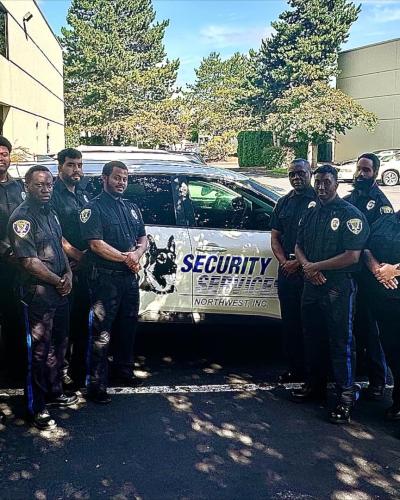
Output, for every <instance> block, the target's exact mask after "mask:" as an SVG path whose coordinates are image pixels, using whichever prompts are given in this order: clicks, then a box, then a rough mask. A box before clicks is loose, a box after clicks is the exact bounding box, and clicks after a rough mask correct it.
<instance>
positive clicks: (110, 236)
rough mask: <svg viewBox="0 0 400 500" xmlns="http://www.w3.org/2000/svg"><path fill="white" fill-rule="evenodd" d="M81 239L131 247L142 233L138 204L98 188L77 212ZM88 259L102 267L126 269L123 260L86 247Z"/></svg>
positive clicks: (143, 231)
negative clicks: (101, 255)
mask: <svg viewBox="0 0 400 500" xmlns="http://www.w3.org/2000/svg"><path fill="white" fill-rule="evenodd" d="M80 225H81V232H82V238H83V239H84V240H103V241H105V242H106V243H108V244H109V245H111V246H112V247H114V248H115V249H117V250H119V251H120V252H129V251H133V250H135V248H136V245H137V241H138V238H140V237H141V236H145V235H146V231H145V228H144V223H143V219H142V215H141V213H140V210H139V208H138V207H137V206H136V205H135V204H134V203H131V202H130V201H129V200H124V199H123V198H121V197H117V198H115V197H114V196H111V195H110V194H108V193H106V192H105V191H102V192H101V193H100V194H99V195H98V196H96V197H95V198H94V199H93V200H92V201H91V202H90V203H88V204H87V205H86V206H85V208H84V209H83V210H82V211H81V213H80ZM89 256H90V259H91V260H92V262H94V263H95V264H96V265H97V266H98V267H103V268H106V269H116V270H118V269H120V270H126V269H127V267H126V265H125V264H124V263H123V262H112V261H110V260H106V259H103V258H102V257H100V256H98V255H96V254H95V253H93V252H90V251H89Z"/></svg>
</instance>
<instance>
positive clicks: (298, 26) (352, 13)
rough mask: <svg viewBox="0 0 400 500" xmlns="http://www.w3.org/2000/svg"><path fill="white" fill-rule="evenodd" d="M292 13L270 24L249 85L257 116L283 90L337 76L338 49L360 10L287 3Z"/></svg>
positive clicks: (342, 0) (343, 2)
mask: <svg viewBox="0 0 400 500" xmlns="http://www.w3.org/2000/svg"><path fill="white" fill-rule="evenodd" d="M288 4H289V6H290V8H291V9H290V10H287V11H284V12H282V13H281V14H280V16H279V20H278V21H276V22H274V23H272V27H273V29H274V33H273V34H272V35H271V36H270V37H269V38H267V39H265V40H263V41H262V45H261V49H260V51H259V54H258V61H257V70H256V75H255V77H254V78H253V85H254V87H255V88H256V89H257V97H256V98H255V99H253V101H252V102H253V105H255V106H256V108H257V109H258V111H259V113H261V114H265V113H268V112H269V111H270V110H271V106H272V103H273V101H274V100H275V99H277V98H279V97H281V96H282V93H283V92H284V91H285V90H288V89H290V88H293V87H297V86H302V85H311V84H312V83H313V82H315V81H322V82H325V83H328V81H329V79H330V78H331V77H332V76H336V75H337V74H338V68H337V57H338V52H339V50H340V47H341V46H342V44H343V43H344V42H346V40H347V39H348V36H349V29H350V27H351V25H352V24H353V23H354V22H355V21H356V20H357V18H358V15H359V13H360V7H359V6H358V7H356V6H355V5H354V3H353V2H349V1H348V0H288Z"/></svg>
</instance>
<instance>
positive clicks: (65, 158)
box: [51, 148, 90, 387]
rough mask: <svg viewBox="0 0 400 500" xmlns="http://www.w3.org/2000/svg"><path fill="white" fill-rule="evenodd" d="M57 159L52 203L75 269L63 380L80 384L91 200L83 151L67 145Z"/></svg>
mask: <svg viewBox="0 0 400 500" xmlns="http://www.w3.org/2000/svg"><path fill="white" fill-rule="evenodd" d="M57 161H58V177H57V179H56V181H55V183H54V191H53V197H52V200H51V206H52V209H53V210H54V211H55V212H56V214H57V217H58V219H59V221H60V224H61V229H62V233H63V248H64V251H65V253H66V254H67V256H68V258H69V261H70V266H71V269H72V273H73V288H72V293H71V294H70V296H69V299H70V313H71V314H70V335H69V346H68V352H67V359H66V360H65V363H64V366H63V383H64V386H65V387H72V386H74V385H76V386H77V387H80V386H81V384H82V383H83V382H84V379H85V354H86V347H87V339H88V335H87V324H88V320H87V318H88V314H89V309H90V303H89V293H88V288H87V272H86V269H87V266H86V259H85V253H86V250H87V242H86V241H84V240H83V239H82V236H81V229H80V226H79V213H80V211H81V210H82V208H83V207H84V206H85V205H86V204H87V203H88V202H89V198H88V194H87V193H85V192H84V191H83V190H82V189H81V187H80V182H81V180H82V178H83V165H82V154H81V152H80V151H78V150H77V149H73V148H68V149H63V150H62V151H60V152H59V153H58V155H57ZM71 377H72V378H71Z"/></svg>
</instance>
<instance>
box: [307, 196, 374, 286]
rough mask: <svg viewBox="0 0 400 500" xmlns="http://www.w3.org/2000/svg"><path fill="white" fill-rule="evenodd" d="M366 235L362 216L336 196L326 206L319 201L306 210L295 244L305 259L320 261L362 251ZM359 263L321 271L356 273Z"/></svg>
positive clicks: (365, 226) (367, 231)
mask: <svg viewBox="0 0 400 500" xmlns="http://www.w3.org/2000/svg"><path fill="white" fill-rule="evenodd" d="M368 236H369V226H368V222H367V221H366V219H365V217H364V216H363V214H362V213H361V212H360V211H359V210H358V209H357V208H355V207H354V206H353V205H351V204H350V203H348V202H347V201H345V200H342V199H341V198H339V196H336V198H334V199H333V200H332V201H331V202H330V203H328V204H327V205H322V204H321V203H320V202H319V201H318V202H317V204H316V206H315V207H312V208H309V209H308V210H307V211H306V213H305V214H304V216H303V217H302V219H301V221H300V224H299V231H298V236H297V244H298V245H299V247H300V248H301V249H302V250H303V252H304V254H305V256H306V258H307V260H309V261H310V262H320V261H322V260H326V259H330V258H332V257H335V256H336V255H340V254H342V253H344V252H345V251H346V250H362V249H363V248H364V247H365V243H366V241H367V239H368ZM357 269H358V264H355V265H353V266H349V267H347V268H344V269H338V270H332V271H323V274H324V275H325V276H326V277H328V276H333V275H337V274H341V273H348V272H354V271H357Z"/></svg>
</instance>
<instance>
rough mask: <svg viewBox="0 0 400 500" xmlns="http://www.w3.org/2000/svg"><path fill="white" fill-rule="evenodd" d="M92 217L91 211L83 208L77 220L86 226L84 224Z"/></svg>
mask: <svg viewBox="0 0 400 500" xmlns="http://www.w3.org/2000/svg"><path fill="white" fill-rule="evenodd" d="M91 215H92V211H91V209H90V208H84V209H83V210H82V212H81V213H80V214H79V218H80V220H81V222H83V224H86V222H87V221H88V220H89V219H90V216H91Z"/></svg>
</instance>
